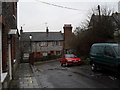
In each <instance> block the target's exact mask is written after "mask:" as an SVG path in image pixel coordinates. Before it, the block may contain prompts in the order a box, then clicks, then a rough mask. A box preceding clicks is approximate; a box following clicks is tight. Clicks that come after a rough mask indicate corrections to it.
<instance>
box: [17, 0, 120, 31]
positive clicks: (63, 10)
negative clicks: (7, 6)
mask: <svg viewBox="0 0 120 90" xmlns="http://www.w3.org/2000/svg"><path fill="white" fill-rule="evenodd" d="M118 1H119V0H19V2H18V29H20V27H21V26H22V27H23V30H24V31H30V32H31V31H32V32H33V31H34V32H45V28H46V26H48V27H49V31H62V32H63V26H64V24H72V26H73V31H74V29H75V27H77V26H80V25H81V23H82V22H85V21H86V19H87V18H88V15H90V13H91V12H92V9H93V8H97V5H101V6H107V7H108V8H110V9H112V10H114V11H115V12H116V11H118Z"/></svg>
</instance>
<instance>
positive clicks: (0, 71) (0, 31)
mask: <svg viewBox="0 0 120 90" xmlns="http://www.w3.org/2000/svg"><path fill="white" fill-rule="evenodd" d="M1 77H2V25H1V24H0V90H1V89H2V83H1Z"/></svg>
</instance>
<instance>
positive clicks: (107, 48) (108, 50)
mask: <svg viewBox="0 0 120 90" xmlns="http://www.w3.org/2000/svg"><path fill="white" fill-rule="evenodd" d="M104 54H105V55H106V56H113V55H114V53H113V50H112V48H110V47H109V46H107V47H105V50H104Z"/></svg>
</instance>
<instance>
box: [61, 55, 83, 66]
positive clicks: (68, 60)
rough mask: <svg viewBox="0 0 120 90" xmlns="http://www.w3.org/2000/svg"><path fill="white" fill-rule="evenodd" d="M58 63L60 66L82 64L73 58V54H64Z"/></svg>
mask: <svg viewBox="0 0 120 90" xmlns="http://www.w3.org/2000/svg"><path fill="white" fill-rule="evenodd" d="M60 63H61V66H63V65H65V66H68V65H73V64H77V65H80V64H81V63H82V62H81V59H80V58H78V57H77V56H75V55H74V54H64V56H63V58H61V59H60Z"/></svg>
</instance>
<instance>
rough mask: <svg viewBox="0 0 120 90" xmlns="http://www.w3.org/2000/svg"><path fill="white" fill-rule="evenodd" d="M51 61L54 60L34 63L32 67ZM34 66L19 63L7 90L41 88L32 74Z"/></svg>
mask: <svg viewBox="0 0 120 90" xmlns="http://www.w3.org/2000/svg"><path fill="white" fill-rule="evenodd" d="M53 61H56V60H49V61H44V62H35V63H34V65H36V64H43V63H48V62H53ZM34 65H30V64H29V63H20V64H19V67H18V69H17V71H16V73H15V77H14V78H13V80H12V81H11V83H10V87H9V88H11V89H12V88H42V87H41V86H40V85H39V84H38V82H37V80H36V75H35V74H34V73H33V72H34V71H35V68H34Z"/></svg>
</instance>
